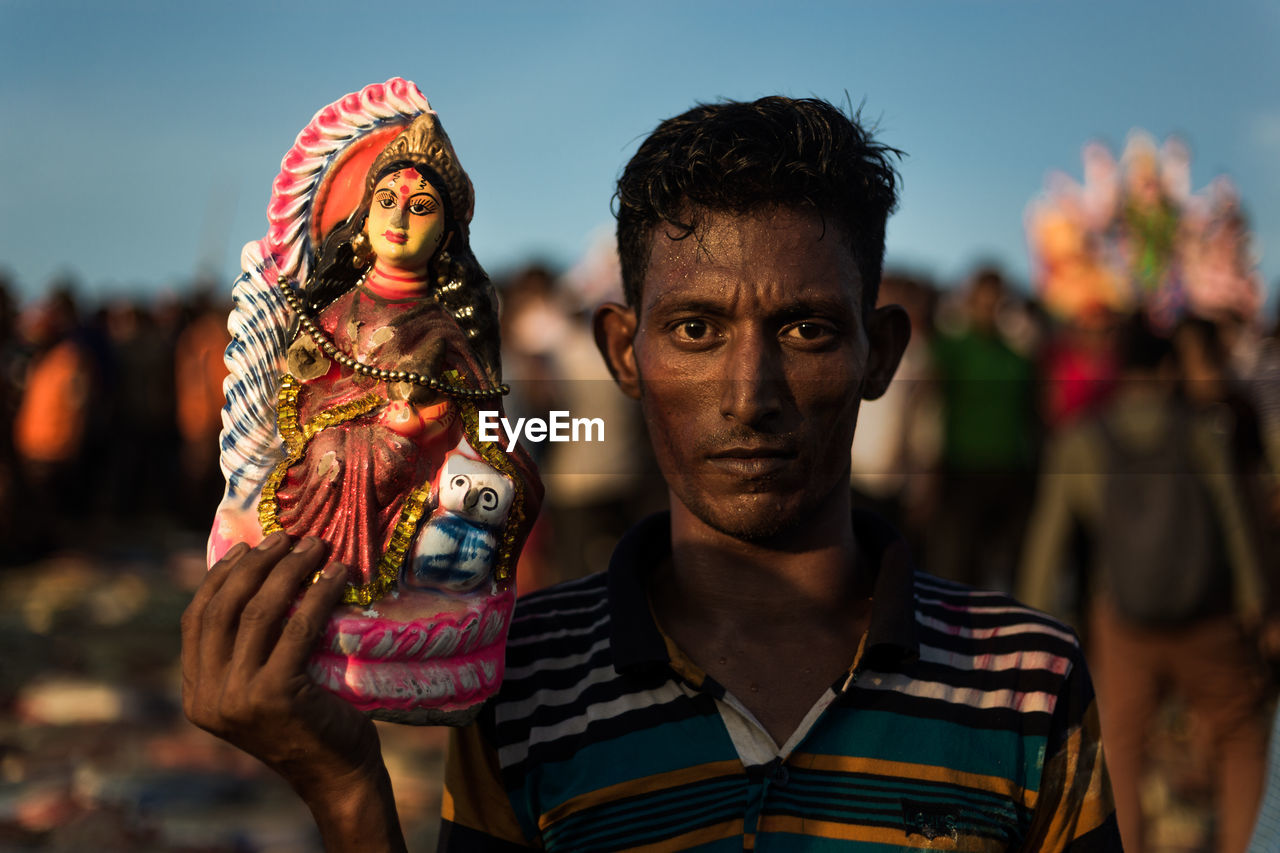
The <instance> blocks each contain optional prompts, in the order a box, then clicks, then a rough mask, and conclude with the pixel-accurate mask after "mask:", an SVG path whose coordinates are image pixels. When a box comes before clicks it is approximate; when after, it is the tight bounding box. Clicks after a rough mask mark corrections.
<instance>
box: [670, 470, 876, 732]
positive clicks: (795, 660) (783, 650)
mask: <svg viewBox="0 0 1280 853" xmlns="http://www.w3.org/2000/svg"><path fill="white" fill-rule="evenodd" d="M671 546H672V550H671V559H670V561H668V562H667V563H666V564H665V565H661V566H658V567H656V569H655V572H654V574H653V575H652V577H651V582H650V587H649V600H650V603H651V605H652V607H653V612H654V616H655V617H656V619H657V621H658V625H659V626H660V627H661V628H662V630H663V631H664V633H666V635H667V636H668V637H670V638H671V640H673V641H674V642H675V644H676V646H677V647H679V648H680V649H681V651H682V652H683V653H684V654H685V655H686V656H688V658H689V659H690V660H692V661H693V662H694V664H696V665H697V666H699V667H700V668H701V669H702V670H703V671H704V672H706V673H707V674H708V675H710V676H711V677H712V678H714V679H715V680H716V681H717V682H719V683H720V684H721V685H723V687H724V688H725V689H726V690H727V691H728V692H729V693H730V694H731V695H733V696H735V697H737V698H738V699H739V700H740V701H741V702H742V703H743V704H744V705H745V706H746V708H747V709H748V710H749V711H750V712H751V713H752V714H753V715H754V716H755V718H756V719H757V720H758V721H759V722H760V724H761V725H762V726H763V727H764V729H765V731H767V732H768V733H769V735H770V736H771V737H772V738H773V740H774V743H775V744H776V745H779V746H780V745H782V744H783V743H785V742H786V741H787V740H788V739H790V738H791V736H792V735H793V733H794V732H795V731H796V730H797V727H798V726H799V725H800V723H801V721H802V720H803V719H804V718H805V716H806V714H807V713H808V712H809V710H810V709H811V708H812V707H813V704H814V702H815V701H817V700H818V698H819V697H820V696H821V695H822V693H823V691H824V690H826V689H827V688H828V687H829V686H830V685H831V684H832V683H833V681H834V680H835V679H836V678H837V677H839V676H840V675H841V674H842V673H844V672H845V671H847V670H848V668H849V666H850V665H851V664H852V663H853V661H854V655H855V651H856V649H857V648H858V643H859V641H860V639H861V637H862V635H863V634H864V633H865V632H866V630H867V626H868V625H869V624H870V619H871V601H870V595H871V587H872V581H873V578H872V577H870V573H869V572H867V571H866V569H865V566H864V565H863V564H862V562H861V561H859V560H857V559H856V556H857V545H856V542H855V540H854V537H853V529H852V525H851V522H850V501H849V495H848V492H847V490H846V489H840V490H839V494H833V495H832V496H831V498H830V499H829V500H827V501H825V502H823V505H822V507H821V508H820V509H819V510H818V511H817V512H815V513H814V515H813V518H812V520H811V521H810V522H808V523H806V524H804V525H801V526H799V527H797V528H796V529H793V530H788V531H786V532H784V533H782V534H779V535H777V536H774V537H771V538H770V539H768V540H767V541H744V540H742V539H738V538H735V537H733V536H730V535H728V534H726V533H724V532H723V531H719V530H715V529H713V528H711V527H709V526H708V525H706V524H704V523H703V522H702V521H701V520H700V519H698V518H697V517H696V516H695V515H693V513H691V512H689V510H688V509H687V508H686V507H684V506H683V505H682V504H681V503H680V501H679V500H676V499H675V498H674V496H673V498H672V512H671Z"/></svg>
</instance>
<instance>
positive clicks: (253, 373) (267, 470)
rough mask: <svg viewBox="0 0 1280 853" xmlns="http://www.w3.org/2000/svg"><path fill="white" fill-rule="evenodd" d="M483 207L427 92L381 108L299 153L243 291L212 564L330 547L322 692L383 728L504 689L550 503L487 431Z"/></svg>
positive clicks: (498, 403) (349, 103)
mask: <svg viewBox="0 0 1280 853" xmlns="http://www.w3.org/2000/svg"><path fill="white" fill-rule="evenodd" d="M473 205H474V193H473V189H472V186H471V181H470V179H469V178H468V177H467V174H466V172H464V171H463V170H462V166H461V164H460V163H459V162H458V156H457V154H456V153H455V152H454V150H453V145H452V144H451V143H450V142H449V137H448V136H447V135H446V134H445V132H444V128H443V127H442V126H441V124H440V119H439V117H438V116H437V115H436V113H435V112H434V111H433V110H432V109H431V106H430V105H429V104H428V103H427V100H426V99H425V98H424V97H423V96H422V93H421V92H419V91H418V89H417V87H416V86H414V85H413V84H412V83H409V82H407V81H405V80H400V79H393V80H389V81H387V82H386V83H384V84H381V85H372V86H368V87H366V88H364V89H363V90H361V91H360V92H359V93H356V94H351V95H347V96H346V97H345V98H343V99H342V100H340V101H337V102H335V103H333V104H330V105H329V106H327V107H325V108H324V109H322V110H321V111H320V112H318V113H317V114H316V116H315V118H314V119H312V121H311V123H310V124H308V125H307V126H306V127H305V128H304V129H303V130H302V132H301V133H300V134H299V135H298V139H297V142H296V143H295V144H294V146H293V147H292V148H291V149H290V150H289V152H288V153H287V154H286V155H285V157H284V160H283V162H282V163H281V168H280V174H279V175H278V176H277V177H276V179H275V183H274V184H273V186H272V194H271V203H270V206H269V207H268V218H269V220H270V228H269V230H268V233H267V236H266V237H265V238H264V239H262V240H259V241H257V242H254V243H250V244H249V245H247V246H246V247H245V249H244V253H243V255H242V261H241V263H242V269H243V274H242V275H241V276H240V278H239V280H238V281H237V282H236V284H235V289H234V299H235V308H234V310H233V311H232V314H231V319H230V322H229V326H230V329H231V332H232V335H233V340H232V343H231V345H230V346H229V347H228V349H227V364H228V367H229V368H230V370H231V376H230V378H229V379H228V380H227V385H226V392H227V405H226V408H225V409H224V410H223V414H222V420H223V432H222V437H221V446H222V456H221V464H222V471H223V473H224V474H225V475H226V478H227V487H226V492H225V494H224V497H223V499H222V503H221V504H220V506H219V508H218V513H217V517H216V519H215V520H214V525H213V532H212V535H211V536H210V539H209V553H208V558H209V564H210V565H212V564H213V563H214V562H216V561H217V560H218V559H219V558H220V557H221V556H222V555H223V554H224V553H225V552H226V551H227V549H228V548H230V547H231V546H232V545H233V544H235V543H236V542H240V541H245V542H248V543H249V544H251V545H252V544H256V543H257V542H259V541H260V540H261V539H262V538H263V537H264V536H266V535H267V534H270V533H272V532H274V531H276V530H285V531H288V532H289V533H290V534H291V535H293V536H305V535H315V536H319V537H320V538H321V539H323V540H324V541H325V542H326V543H328V545H329V553H330V558H331V559H333V560H340V561H341V562H343V563H344V564H345V565H346V566H347V567H348V570H349V583H348V586H347V589H346V593H345V599H344V602H345V603H344V604H343V605H341V606H340V607H339V608H338V611H337V612H336V613H335V615H334V617H333V618H332V620H331V622H330V624H329V626H328V629H327V632H326V635H325V636H324V638H323V639H322V641H321V643H320V645H319V647H318V650H317V652H316V653H315V655H314V657H313V658H312V660H311V662H310V665H309V670H310V673H311V675H312V677H313V678H315V680H316V681H317V682H319V683H320V684H322V685H324V686H325V687H327V688H329V689H330V690H332V691H333V692H335V693H337V694H338V695H339V696H342V697H343V698H345V699H347V700H348V701H350V702H351V703H353V704H354V705H356V706H357V707H358V708H360V709H361V710H364V711H366V712H367V713H369V714H371V715H372V716H374V717H376V718H378V719H384V720H394V721H398V722H409V723H419V724H428V723H445V724H450V725H461V724H464V723H466V722H468V721H469V720H470V719H471V718H472V717H473V716H474V715H475V713H476V711H477V710H478V709H479V706H480V704H481V703H482V702H483V701H484V700H485V699H486V698H487V697H488V696H489V695H491V694H492V693H493V692H494V691H495V690H496V689H497V687H498V685H499V683H500V682H501V679H502V669H503V654H504V647H505V643H506V636H507V628H508V625H509V622H510V618H511V610H512V607H513V604H514V601H515V589H514V583H513V580H514V574H515V565H516V560H517V559H518V557H519V552H520V547H521V545H522V543H523V540H524V538H525V536H526V534H527V533H528V530H529V526H530V525H531V524H532V522H533V519H534V516H535V515H536V513H537V509H538V503H539V500H540V497H541V488H542V487H541V484H540V483H539V481H538V476H537V473H536V471H535V469H534V467H533V464H532V462H531V461H530V460H529V458H528V456H527V454H525V452H524V451H523V449H521V448H516V450H515V451H514V452H507V451H506V449H505V448H504V446H502V445H501V444H500V443H495V442H486V441H481V440H480V439H479V435H478V431H477V430H478V427H477V423H478V412H480V411H501V409H502V395H503V394H504V393H505V392H506V390H507V388H506V386H504V385H503V384H502V377H501V366H500V364H499V355H498V344H499V341H498V316H497V300H496V296H495V294H494V290H493V286H492V285H491V284H490V282H489V279H488V277H487V276H486V275H485V272H484V270H483V269H481V267H480V265H479V263H477V261H476V259H475V257H474V255H472V252H471V247H470V244H469V241H468V230H469V226H470V223H471V215H472V210H473Z"/></svg>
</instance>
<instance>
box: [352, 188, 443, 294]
mask: <svg viewBox="0 0 1280 853" xmlns="http://www.w3.org/2000/svg"><path fill="white" fill-rule="evenodd" d="M365 233H366V234H368V235H369V244H370V245H371V246H372V247H373V253H374V254H375V255H377V256H378V260H380V261H382V263H383V264H384V265H387V266H391V267H395V268H396V269H401V270H404V271H406V272H415V273H416V272H422V271H423V270H425V269H426V268H427V264H429V263H430V262H431V259H432V258H433V257H435V254H436V250H437V249H438V248H439V247H440V241H441V240H443V239H444V202H443V200H442V198H441V195H440V192H439V191H438V190H437V189H436V188H435V187H433V186H432V185H431V182H430V181H428V180H427V179H426V178H425V177H423V176H422V175H421V174H419V173H418V171H417V170H415V169H413V168H412V167H407V168H404V169H397V170H396V171H394V172H390V173H388V174H387V175H384V176H383V177H381V178H379V179H378V183H377V184H376V185H375V187H374V190H373V201H372V202H371V203H370V204H369V218H368V219H367V220H366V221H365Z"/></svg>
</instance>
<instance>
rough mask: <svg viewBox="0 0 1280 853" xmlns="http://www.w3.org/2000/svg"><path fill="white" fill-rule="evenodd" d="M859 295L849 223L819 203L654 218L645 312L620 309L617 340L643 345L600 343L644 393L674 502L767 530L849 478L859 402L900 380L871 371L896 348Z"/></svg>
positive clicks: (726, 529)
mask: <svg viewBox="0 0 1280 853" xmlns="http://www.w3.org/2000/svg"><path fill="white" fill-rule="evenodd" d="M861 298H862V282H861V279H860V277H859V274H858V267H857V264H856V263H855V259H854V255H853V250H852V249H851V248H850V246H849V241H848V239H847V235H846V234H845V232H844V229H843V226H842V225H840V224H839V223H837V222H835V221H832V220H831V219H827V220H826V221H825V222H824V220H823V218H822V217H821V216H820V215H819V214H817V213H816V212H813V211H808V210H796V209H789V208H779V209H768V210H763V211H760V212H756V213H750V214H746V215H733V214H721V213H708V214H707V215H705V216H704V217H703V221H702V224H701V225H700V227H699V229H698V231H697V233H695V234H694V235H691V236H690V237H688V238H686V239H683V240H676V239H672V238H671V237H670V236H668V231H667V229H666V228H665V227H663V226H659V227H657V228H655V229H654V235H653V243H652V247H651V251H650V256H649V263H648V267H647V269H646V273H645V280H644V287H643V292H642V294H641V299H640V304H639V305H638V306H636V308H637V313H636V314H635V315H631V316H630V317H628V316H627V313H629V312H627V313H623V312H622V309H620V308H615V309H610V310H612V311H613V312H614V318H615V319H616V323H612V325H615V326H617V327H618V332H617V335H618V336H620V337H622V338H625V337H626V336H627V335H628V334H629V333H630V332H631V330H632V329H634V334H633V335H631V337H630V341H629V345H628V344H624V345H622V346H621V347H618V346H615V345H614V344H611V343H607V342H606V340H607V339H608V338H609V337H610V335H609V333H608V332H605V333H604V337H603V338H602V340H601V342H602V345H603V346H604V347H605V350H606V357H608V358H609V359H610V361H611V365H612V366H613V368H614V371H615V375H616V376H617V377H618V380H619V383H620V384H621V386H622V388H623V390H624V391H626V392H628V393H630V394H631V395H632V396H637V397H639V399H640V401H641V403H642V408H643V411H644V417H645V421H646V424H647V425H648V428H649V434H650V438H651V440H652V441H653V445H654V451H655V453H656V455H657V459H658V463H659V465H660V467H661V468H662V473H663V475H664V476H665V478H666V480H667V484H668V486H669V487H670V490H671V493H672V496H673V499H674V500H678V501H679V502H680V503H681V504H683V505H684V507H686V508H687V509H688V510H689V511H690V512H691V513H692V514H693V515H694V516H696V517H697V518H698V519H699V520H701V521H702V522H703V523H704V524H706V525H708V526H710V527H711V528H713V529H716V530H718V531H720V532H722V533H726V534H729V535H731V536H734V537H736V538H740V539H745V540H763V539H767V538H770V537H772V536H774V535H775V534H778V533H781V532H784V531H786V530H789V529H791V528H793V527H795V526H796V525H803V524H804V523H805V522H806V521H807V520H809V519H810V518H811V517H812V515H813V513H814V511H815V509H817V508H818V507H819V506H821V505H822V504H823V502H825V501H826V500H828V499H829V498H830V497H831V495H832V494H833V493H834V492H835V490H837V489H847V488H848V478H849V447H850V443H851V442H852V439H853V430H854V425H855V423H856V421H857V417H858V406H859V402H860V400H861V398H862V397H863V396H867V397H873V396H878V394H879V393H881V392H882V391H883V385H884V384H885V383H887V377H885V378H884V380H883V381H880V380H879V379H873V380H871V381H869V382H864V380H865V379H866V377H867V374H868V369H869V368H873V369H875V370H876V372H877V376H879V375H880V374H882V373H883V367H884V366H885V357H886V353H883V352H880V350H884V349H886V346H885V345H884V344H883V343H873V342H872V339H869V337H868V329H867V326H866V324H864V318H863V316H862V311H861ZM606 313H607V312H606ZM898 314H901V312H900V311H899V312H898ZM898 319H899V320H900V321H901V326H902V327H903V328H905V315H903V316H902V317H900V318H898ZM610 325H611V323H610V322H605V323H604V324H603V328H602V331H604V329H607V328H608V327H609V326H610ZM873 325H874V324H873ZM628 326H629V328H627V327H628ZM881 337H883V336H879V337H876V341H879V340H880V338H881ZM905 343H906V339H905V335H903V336H902V340H901V341H900V345H902V346H904V345H905ZM895 346H897V351H896V352H894V353H892V357H891V359H890V360H891V362H892V363H891V364H889V365H888V373H889V374H891V373H892V367H893V365H896V362H897V357H898V356H899V355H900V354H901V346H899V345H898V344H891V345H889V346H888V347H887V348H888V349H893V348H894V347H895Z"/></svg>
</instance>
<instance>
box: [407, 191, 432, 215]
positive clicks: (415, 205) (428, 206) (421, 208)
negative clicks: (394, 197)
mask: <svg viewBox="0 0 1280 853" xmlns="http://www.w3.org/2000/svg"><path fill="white" fill-rule="evenodd" d="M439 209H440V204H439V203H438V202H437V201H436V200H435V199H434V198H432V197H431V196H429V195H415V196H414V197H413V198H411V199H409V212H410V213H412V214H414V215H415V216H429V215H430V214H432V213H435V212H436V211H437V210H439Z"/></svg>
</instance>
